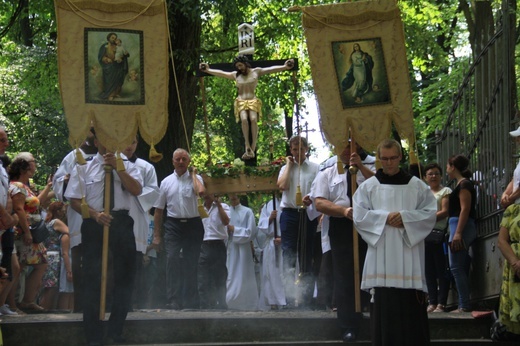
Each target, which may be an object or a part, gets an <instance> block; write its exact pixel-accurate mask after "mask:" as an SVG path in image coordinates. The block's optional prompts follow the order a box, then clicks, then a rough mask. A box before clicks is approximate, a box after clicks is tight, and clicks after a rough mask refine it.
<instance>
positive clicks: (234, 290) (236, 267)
mask: <svg viewBox="0 0 520 346" xmlns="http://www.w3.org/2000/svg"><path fill="white" fill-rule="evenodd" d="M229 224H230V225H233V226H234V227H235V231H234V232H233V234H232V235H231V236H230V237H229V241H228V254H227V255H228V256H227V269H228V279H227V294H226V302H227V305H228V308H229V309H235V310H256V309H257V305H258V287H257V285H256V276H255V263H254V261H253V254H252V252H251V241H252V240H253V239H254V238H255V237H256V234H257V229H256V222H255V216H254V215H253V211H252V210H251V209H249V208H247V207H244V206H243V205H241V204H239V205H237V206H236V207H231V208H230V222H229Z"/></svg>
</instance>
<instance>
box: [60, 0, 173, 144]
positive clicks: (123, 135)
mask: <svg viewBox="0 0 520 346" xmlns="http://www.w3.org/2000/svg"><path fill="white" fill-rule="evenodd" d="M55 7H56V16H57V21H58V66H59V81H60V91H61V97H62V101H63V107H64V110H65V116H66V119H67V125H68V128H69V141H70V143H71V145H73V146H74V147H77V146H78V145H79V144H80V143H82V142H83V141H84V139H85V138H86V136H87V133H88V130H89V127H90V125H91V123H92V124H94V127H95V129H96V135H97V136H98V138H99V139H100V140H101V142H102V143H103V144H104V145H105V146H106V147H107V148H108V149H110V150H111V151H116V150H122V149H124V148H125V147H126V146H128V145H129V144H130V143H131V142H132V140H133V138H134V137H135V134H136V133H137V130H138V129H139V132H140V134H141V137H142V138H143V139H144V140H145V141H146V142H147V143H149V144H150V145H152V146H153V145H154V144H156V143H157V142H159V141H160V140H161V138H162V137H163V136H164V133H165V131H166V127H167V122H168V113H167V102H168V27H167V18H166V16H167V14H166V4H165V2H164V0H112V1H109V0H106V1H99V0H88V1H84V0H83V1H79V0H55Z"/></svg>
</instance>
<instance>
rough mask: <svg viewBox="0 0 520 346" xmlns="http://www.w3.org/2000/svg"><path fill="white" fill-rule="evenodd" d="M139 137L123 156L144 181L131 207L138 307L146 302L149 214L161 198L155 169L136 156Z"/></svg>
mask: <svg viewBox="0 0 520 346" xmlns="http://www.w3.org/2000/svg"><path fill="white" fill-rule="evenodd" d="M138 139H139V138H138V136H137V135H136V136H135V139H134V141H133V142H132V144H130V145H129V146H128V147H126V148H125V150H123V154H125V156H126V157H127V158H128V160H129V161H130V162H132V163H134V164H135V166H136V168H137V169H138V170H139V173H141V178H142V179H143V192H142V193H141V194H140V195H139V196H137V197H136V198H132V200H131V201H132V204H131V207H130V216H131V217H132V219H134V236H135V246H136V250H137V252H136V258H135V260H136V275H135V287H134V299H133V301H134V304H136V305H137V306H139V305H143V304H144V301H145V300H146V297H145V295H146V294H145V288H144V284H145V282H144V272H143V256H144V255H146V250H147V247H148V240H147V238H148V229H149V223H150V222H149V217H148V212H149V211H150V209H151V208H152V206H153V204H154V203H155V201H156V200H157V199H158V198H159V195H160V193H159V185H158V184H157V174H156V173H155V167H154V166H153V165H152V164H151V163H149V162H147V161H145V160H143V159H140V158H138V157H137V156H136V155H135V150H136V149H137V144H138Z"/></svg>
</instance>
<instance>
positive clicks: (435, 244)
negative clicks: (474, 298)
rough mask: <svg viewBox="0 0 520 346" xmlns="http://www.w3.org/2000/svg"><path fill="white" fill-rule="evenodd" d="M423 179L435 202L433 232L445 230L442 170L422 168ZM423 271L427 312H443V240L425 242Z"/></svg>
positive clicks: (446, 287) (431, 166)
mask: <svg viewBox="0 0 520 346" xmlns="http://www.w3.org/2000/svg"><path fill="white" fill-rule="evenodd" d="M424 172H425V173H426V174H425V179H426V183H427V184H428V186H430V190H431V191H432V192H433V195H434V196H435V199H436V200H437V223H436V224H435V226H434V227H433V228H434V229H435V230H444V231H445V230H446V228H447V226H448V198H449V195H450V193H451V189H450V188H449V187H445V186H442V184H441V179H442V169H441V167H440V166H439V164H437V163H430V164H428V165H426V167H424ZM424 247H425V267H426V268H425V270H426V285H427V286H428V301H429V305H428V308H427V311H428V312H444V309H445V307H446V301H447V300H448V291H449V288H450V280H449V278H448V271H447V270H446V267H447V263H446V257H445V255H444V239H443V238H441V237H439V239H432V240H429V237H428V238H426V240H425V246H424Z"/></svg>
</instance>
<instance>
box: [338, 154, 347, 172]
mask: <svg viewBox="0 0 520 346" xmlns="http://www.w3.org/2000/svg"><path fill="white" fill-rule="evenodd" d="M336 165H337V166H338V174H345V167H344V166H343V165H344V163H343V161H341V159H340V158H339V155H338V161H337V162H336Z"/></svg>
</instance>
